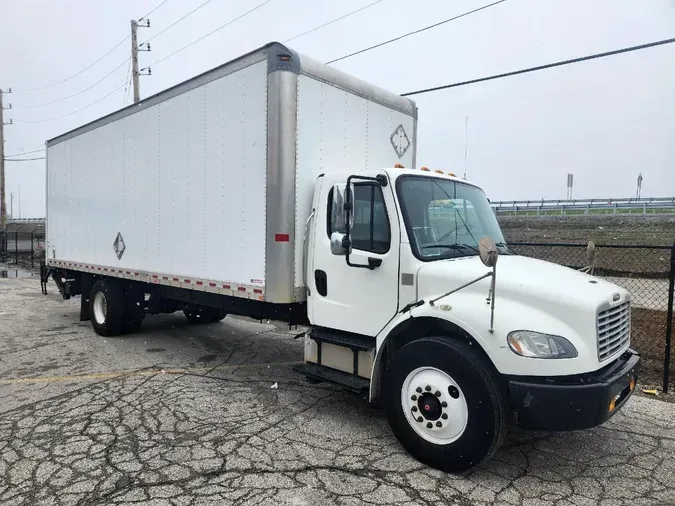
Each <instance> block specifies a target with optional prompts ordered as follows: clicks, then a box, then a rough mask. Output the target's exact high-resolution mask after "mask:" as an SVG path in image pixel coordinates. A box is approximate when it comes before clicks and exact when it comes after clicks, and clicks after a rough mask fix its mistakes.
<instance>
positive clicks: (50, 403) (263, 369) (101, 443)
mask: <svg viewBox="0 0 675 506" xmlns="http://www.w3.org/2000/svg"><path fill="white" fill-rule="evenodd" d="M78 314H79V298H75V299H73V300H70V301H62V300H61V299H60V296H59V295H58V293H57V292H56V290H55V287H54V285H53V283H50V285H49V294H48V295H47V296H44V295H41V293H40V286H39V281H38V280H37V279H35V278H33V279H31V278H26V279H1V280H0V504H1V505H3V506H4V505H31V506H32V505H78V506H83V505H90V504H91V505H94V504H148V505H155V506H159V505H177V506H178V505H180V506H187V505H201V504H205V505H210V504H213V505H216V504H217V505H229V504H236V505H321V506H331V505H360V504H376V505H377V504H383V505H384V504H387V505H388V504H400V505H413V504H414V505H439V506H440V505H488V504H501V505H523V506H546V505H555V506H571V505H576V506H596V505H601V506H610V505H611V506H614V505H624V504H625V505H635V506H640V505H652V504H654V505H656V504H659V505H662V504H675V404H670V403H664V402H661V401H659V400H655V399H650V398H645V397H638V396H633V398H632V399H631V400H629V402H628V403H627V405H626V406H625V408H624V409H623V410H622V411H621V412H620V413H619V414H617V415H616V416H615V417H614V418H613V419H612V420H610V421H609V422H608V423H607V424H605V425H604V426H602V427H599V428H596V429H593V430H587V431H580V432H570V433H541V432H537V433H526V432H520V431H512V432H511V433H510V434H509V437H508V439H507V441H506V443H505V445H504V446H503V448H502V449H501V450H500V451H499V452H498V453H497V455H496V456H495V457H494V458H493V459H492V460H491V461H490V462H488V463H487V464H485V465H484V466H483V467H481V468H477V469H474V470H472V471H470V472H467V473H464V474H462V475H450V474H445V473H441V472H439V471H436V470H433V469H430V468H428V467H426V466H424V465H422V464H420V463H419V462H417V461H415V460H414V459H412V458H411V457H409V456H408V455H407V454H406V453H405V452H404V451H403V449H402V448H401V447H400V446H399V444H398V442H397V441H396V439H395V438H394V437H393V436H392V434H391V431H390V429H389V427H388V425H387V422H386V419H385V417H384V415H383V413H382V412H381V411H379V410H376V409H374V408H371V407H370V406H369V405H368V404H367V402H366V401H365V400H364V399H362V398H360V397H359V396H356V395H353V394H350V393H346V392H343V391H341V390H339V389H337V388H334V387H332V386H329V385H326V384H310V383H307V382H306V381H305V380H304V379H303V378H302V377H299V376H298V375H296V374H295V373H294V372H293V371H292V370H291V366H292V364H294V363H297V362H298V361H300V360H301V359H302V340H301V339H294V336H295V334H296V332H297V331H295V330H289V329H288V328H284V327H279V326H274V325H271V324H265V323H262V324H261V323H258V322H252V321H250V320H246V319H238V318H232V317H227V318H225V320H223V321H222V322H220V323H216V324H209V325H204V326H193V325H190V324H188V323H187V322H186V321H185V319H184V318H183V317H182V315H181V314H175V315H165V316H161V317H149V318H148V319H146V321H145V322H144V329H143V331H142V332H141V333H139V334H136V335H132V336H127V337H121V338H102V337H100V336H97V335H96V334H95V333H94V332H93V330H92V329H91V325H90V324H89V323H88V322H79V321H78V320H79V319H78Z"/></svg>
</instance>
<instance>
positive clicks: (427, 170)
mask: <svg viewBox="0 0 675 506" xmlns="http://www.w3.org/2000/svg"><path fill="white" fill-rule="evenodd" d="M420 170H423V171H424V172H431V170H430V169H429V167H421V168H420Z"/></svg>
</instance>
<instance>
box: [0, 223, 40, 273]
mask: <svg viewBox="0 0 675 506" xmlns="http://www.w3.org/2000/svg"><path fill="white" fill-rule="evenodd" d="M44 248H45V234H44V232H42V231H34V230H0V262H2V263H4V264H8V265H14V266H16V267H21V268H25V269H31V270H32V269H36V268H38V267H39V265H40V260H42V259H44Z"/></svg>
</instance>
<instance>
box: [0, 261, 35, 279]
mask: <svg viewBox="0 0 675 506" xmlns="http://www.w3.org/2000/svg"><path fill="white" fill-rule="evenodd" d="M36 276H38V277H39V274H38V273H37V272H31V271H29V270H27V269H21V268H18V267H13V266H9V265H4V264H0V278H34V277H36Z"/></svg>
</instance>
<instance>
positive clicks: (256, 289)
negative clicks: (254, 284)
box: [253, 288, 262, 293]
mask: <svg viewBox="0 0 675 506" xmlns="http://www.w3.org/2000/svg"><path fill="white" fill-rule="evenodd" d="M253 293H262V290H261V289H260V288H254V289H253Z"/></svg>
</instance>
